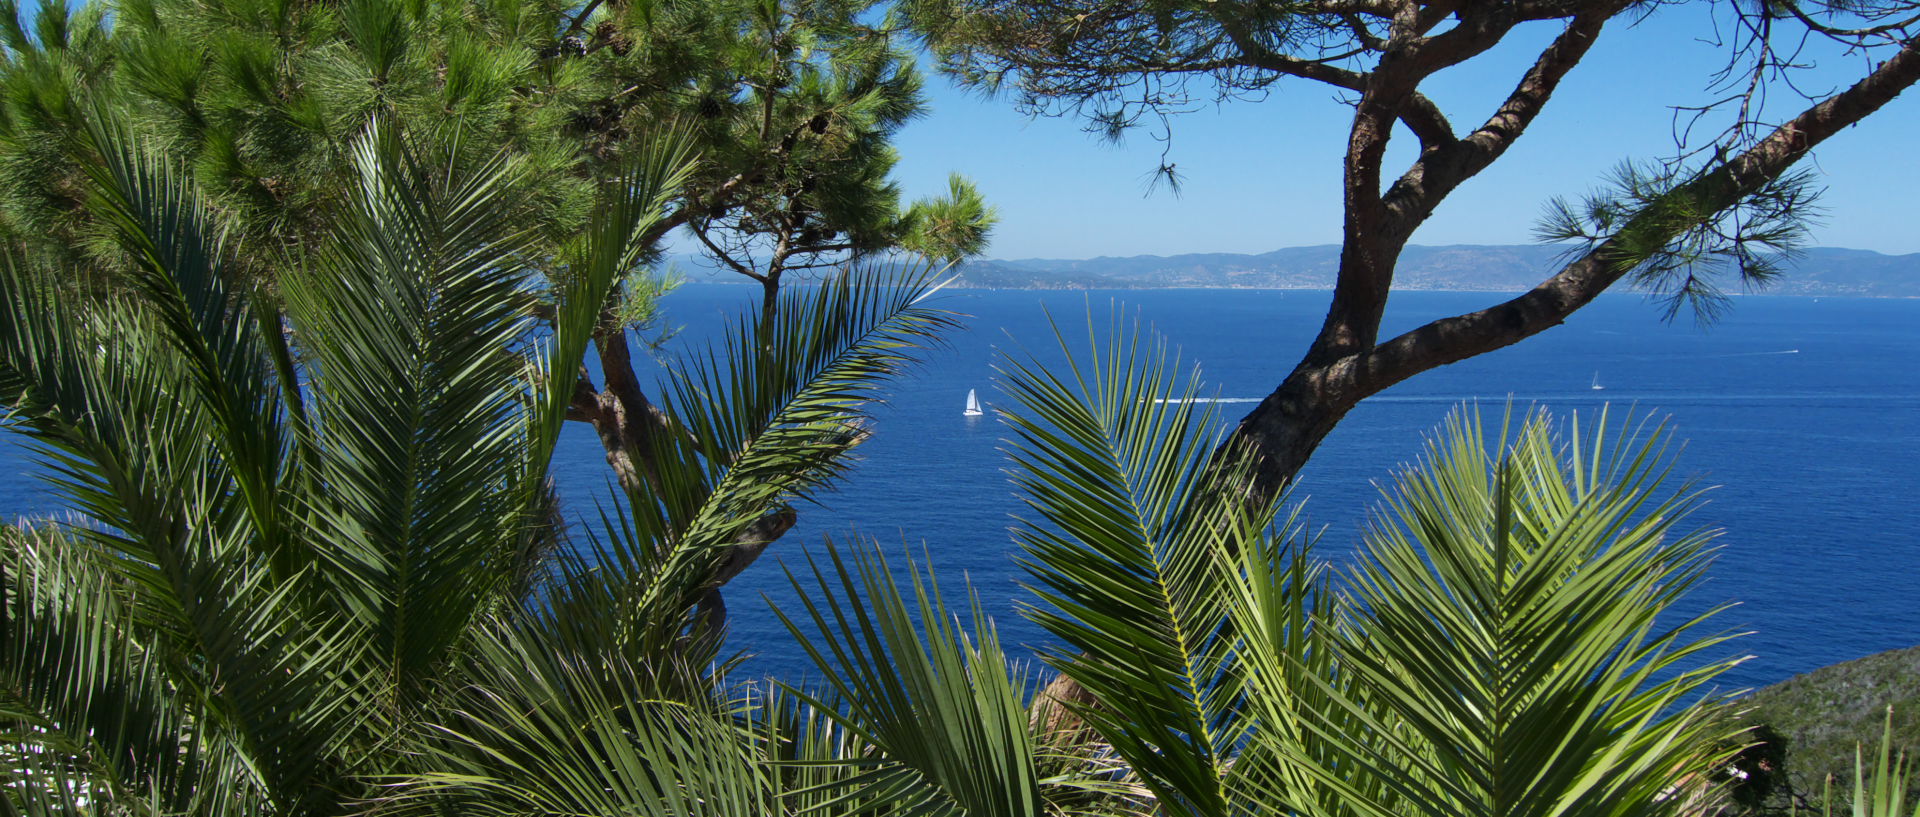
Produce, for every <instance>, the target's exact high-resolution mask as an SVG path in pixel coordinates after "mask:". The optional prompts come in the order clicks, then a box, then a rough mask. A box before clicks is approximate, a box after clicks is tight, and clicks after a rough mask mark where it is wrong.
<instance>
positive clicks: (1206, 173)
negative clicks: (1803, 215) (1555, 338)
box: [895, 3, 1920, 259]
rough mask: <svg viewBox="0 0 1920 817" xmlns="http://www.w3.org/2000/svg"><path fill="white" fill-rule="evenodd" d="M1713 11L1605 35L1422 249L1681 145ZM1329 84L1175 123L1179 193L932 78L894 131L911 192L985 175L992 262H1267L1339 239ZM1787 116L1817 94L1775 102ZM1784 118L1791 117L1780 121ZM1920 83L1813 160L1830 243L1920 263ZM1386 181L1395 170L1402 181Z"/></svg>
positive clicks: (1848, 70) (1421, 237)
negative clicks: (920, 112) (1149, 191)
mask: <svg viewBox="0 0 1920 817" xmlns="http://www.w3.org/2000/svg"><path fill="white" fill-rule="evenodd" d="M1558 31H1559V28H1558V26H1557V25H1555V24H1550V23H1542V24H1532V26H1531V28H1523V29H1521V30H1520V31H1517V32H1515V34H1514V35H1513V36H1511V37H1509V38H1508V40H1507V41H1506V42H1503V43H1502V44H1501V45H1500V46H1499V47H1498V48H1496V49H1495V51H1493V52H1491V53H1489V54H1487V55H1483V56H1482V57H1481V58H1479V59H1477V60H1474V61H1472V62H1470V63H1469V64H1466V65H1461V66H1455V67H1454V68H1451V69H1448V70H1447V71H1444V72H1442V73H1440V74H1439V75H1437V76H1435V77H1434V78H1433V79H1431V80H1429V83H1428V85H1426V86H1425V90H1427V92H1428V94H1429V96H1432V97H1434V98H1435V100H1436V101H1437V102H1439V103H1440V105H1441V107H1442V109H1443V110H1446V111H1447V112H1448V113H1449V115H1450V116H1451V118H1452V120H1453V123H1454V127H1455V129H1456V130H1457V131H1465V130H1467V129H1468V128H1469V127H1470V126H1471V125H1477V124H1478V122H1479V121H1480V120H1482V119H1484V118H1485V116H1486V114H1487V112H1490V111H1491V110H1493V108H1494V106H1495V105H1497V104H1498V102H1499V100H1500V99H1502V98H1503V97H1504V96H1505V95H1506V94H1507V93H1508V92H1509V91H1511V90H1512V88H1513V86H1514V84H1515V82H1517V80H1518V78H1519V77H1520V75H1521V73H1522V71H1523V70H1524V68H1525V66H1526V65H1527V64H1529V63H1530V62H1531V60H1532V59H1533V57H1534V55H1536V54H1537V53H1538V52H1539V50H1540V48H1541V47H1542V46H1544V45H1545V44H1546V43H1548V42H1550V41H1551V40H1552V38H1553V37H1554V35H1555V34H1557V33H1558ZM1713 32H1714V20H1713V19H1712V17H1711V16H1710V10H1709V9H1708V7H1707V6H1706V5H1704V4H1699V3H1689V4H1686V5H1684V6H1680V7H1668V8H1663V9H1661V10H1660V11H1659V12H1657V13H1656V14H1655V15H1654V16H1653V17H1651V18H1650V19H1648V20H1646V21H1643V22H1641V23H1640V24H1638V25H1633V26H1629V25H1627V24H1626V23H1625V22H1624V21H1615V22H1614V23H1611V24H1609V26H1608V27H1607V29H1606V30H1605V32H1604V33H1603V34H1602V36H1601V38H1600V41H1599V42H1598V43H1597V44H1596V45H1595V46H1594V48H1593V50H1592V52H1591V53H1589V55H1588V56H1587V59H1586V60H1584V61H1583V62H1582V64H1581V65H1580V66H1579V67H1577V68H1576V69H1574V71H1573V73H1572V74H1571V75H1569V76H1568V77H1567V79H1566V80H1565V81H1564V82H1563V83H1562V85H1561V87H1560V89H1559V90H1558V92H1556V94H1555V95H1554V98H1553V100H1552V102H1550V103H1549V105H1548V106H1547V109H1546V110H1545V111H1544V112H1543V113H1542V114H1541V116H1540V118H1539V119H1538V120H1536V121H1535V122H1534V124H1533V125H1532V126H1531V127H1530V128H1529V129H1528V130H1527V132H1526V134H1525V135H1524V136H1523V137H1522V138H1521V139H1520V140H1519V141H1518V142H1517V143H1515V145H1514V146H1513V148H1512V149H1511V150H1510V151H1509V152H1508V153H1507V155H1506V156H1504V157H1503V158H1502V159H1501V160H1500V161H1498V162H1497V163H1495V165H1494V166H1493V167H1492V168H1489V169H1488V170H1487V171H1486V172H1484V173H1482V174H1481V175H1480V176H1478V177H1476V178H1475V179H1474V180H1472V181H1470V182H1468V183H1467V184H1466V185H1464V186H1463V187H1461V188H1460V189H1459V190H1457V191H1456V192H1455V193H1454V194H1453V196H1451V197H1450V198H1449V199H1448V200H1447V202H1446V203H1445V204H1444V205H1442V207H1441V208H1440V210H1439V211H1437V212H1436V213H1435V214H1434V216H1433V218H1432V219H1431V220H1430V221H1428V222H1427V224H1426V225H1424V226H1423V227H1422V228H1421V229H1420V231H1419V232H1418V233H1416V234H1415V235H1414V237H1413V242H1414V243H1416V244H1519V243H1528V242H1531V241H1533V238H1532V229H1533V226H1534V225H1535V223H1536V222H1537V221H1538V218H1539V215H1540V213H1541V211H1542V208H1543V206H1544V205H1545V204H1546V203H1547V202H1548V201H1549V200H1550V199H1552V198H1554V197H1556V196H1561V197H1568V198H1576V199H1577V198H1578V197H1579V196H1581V195H1583V194H1585V193H1587V192H1589V191H1590V190H1592V189H1594V188H1595V187H1596V186H1597V185H1598V183H1599V182H1600V180H1601V179H1602V178H1603V177H1604V176H1605V174H1606V173H1607V172H1608V171H1609V170H1611V169H1613V168H1614V167H1616V166H1618V165H1619V164H1620V163H1621V162H1622V161H1624V160H1630V159H1652V158H1658V157H1661V156H1665V155H1670V154H1671V153H1673V151H1674V130H1675V127H1674V125H1675V117H1674V110H1673V106H1675V105H1688V104H1700V103H1702V102H1704V101H1706V100H1709V99H1713V98H1715V96H1716V94H1714V93H1713V92H1712V90H1711V89H1710V88H1709V87H1708V86H1709V85H1710V82H1711V75H1712V73H1713V72H1714V71H1715V70H1716V69H1717V68H1719V67H1721V66H1722V65H1724V64H1725V61H1726V49H1725V48H1724V47H1722V46H1716V45H1714V44H1712V43H1711V42H1709V40H1710V39H1711V38H1712V37H1713ZM1813 60H1814V61H1815V62H1816V63H1817V65H1816V66H1815V67H1814V68H1812V69H1810V70H1808V71H1806V72H1803V73H1804V76H1803V83H1802V86H1803V89H1804V90H1806V91H1808V92H1809V93H1821V94H1824V93H1826V92H1830V91H1831V90H1833V89H1837V88H1839V87H1844V85H1845V84H1847V83H1850V82H1852V81H1853V79H1857V78H1858V77H1859V76H1860V75H1862V74H1864V73H1865V71H1866V70H1868V68H1867V66H1866V64H1865V62H1864V61H1863V60H1862V58H1860V57H1859V56H1847V55H1844V54H1840V53H1821V54H1818V55H1815V57H1814V58H1813ZM1332 90H1333V89H1331V88H1329V87H1327V86H1324V85H1320V84H1318V83H1311V82H1305V81H1296V82H1291V83H1283V84H1282V85H1280V86H1279V88H1278V90H1277V91H1276V92H1275V93H1273V94H1271V95H1270V96H1269V97H1268V98H1267V99H1265V100H1263V101H1258V102H1253V101H1232V102H1227V103H1224V104H1221V105H1218V106H1214V105H1208V106H1207V107H1206V108H1204V109H1203V110H1199V111H1196V112H1193V113H1188V114H1185V115H1183V116H1181V117H1178V118H1176V119H1175V120H1174V123H1173V128H1174V129H1173V143H1172V153H1171V155H1170V156H1169V159H1170V160H1171V161H1173V162H1175V163H1176V164H1177V166H1178V168H1179V171H1180V172H1181V173H1182V174H1183V175H1184V176H1185V184H1184V186H1183V190H1182V192H1181V195H1180V196H1178V197H1175V196H1173V195H1170V194H1168V193H1167V192H1166V191H1165V190H1164V188H1163V189H1162V190H1161V191H1160V192H1157V193H1154V194H1153V195H1151V196H1148V195H1144V194H1145V192H1146V187H1147V185H1146V180H1147V178H1148V176H1149V172H1150V171H1151V170H1152V169H1153V168H1154V167H1155V166H1156V165H1157V164H1158V162H1159V156H1160V151H1161V149H1162V145H1161V144H1160V143H1159V142H1158V141H1155V140H1154V139H1153V138H1151V136H1150V134H1149V133H1147V132H1145V131H1141V132H1138V133H1136V134H1134V135H1132V136H1129V137H1128V138H1127V139H1126V140H1125V142H1124V143H1123V144H1121V145H1118V146H1115V145H1113V144H1111V143H1109V142H1107V141H1105V140H1103V139H1101V138H1099V137H1097V136H1094V135H1091V134H1088V133H1085V132H1084V131H1083V130H1082V129H1081V128H1082V124H1083V123H1082V122H1080V121H1076V120H1073V119H1054V118H1029V117H1027V116H1024V115H1022V114H1020V113H1019V112H1017V111H1016V110H1015V109H1014V106H1013V103H1012V101H1011V100H1010V99H1007V98H997V99H985V98H981V97H980V96H979V95H977V94H974V93H971V92H967V91H963V90H960V89H957V88H955V87H954V86H953V85H952V84H951V83H950V82H949V81H948V80H947V79H946V78H944V77H939V76H929V77H928V79H927V91H928V102H929V107H930V111H929V113H928V114H927V115H926V116H925V117H923V118H921V119H919V120H917V121H915V122H913V123H912V124H910V125H908V126H907V127H906V128H905V129H904V130H903V131H902V132H901V133H900V135H899V136H898V138H897V139H896V142H895V144H896V146H897V147H898V149H899V151H900V153H901V162H900V164H899V166H898V167H897V168H896V171H895V178H896V179H897V180H898V181H899V182H900V183H901V185H902V186H903V188H904V189H905V191H906V193H907V195H908V197H909V198H913V197H919V196H925V195H933V194H938V193H940V192H942V191H944V190H945V188H946V180H947V176H948V174H949V173H952V172H958V173H961V174H963V175H965V176H968V177H969V178H971V179H972V180H973V181H974V182H975V183H976V184H978V185H979V186H980V188H981V190H982V192H983V193H984V194H985V195H986V197H987V198H988V200H989V201H990V202H991V203H993V204H994V205H995V206H996V207H997V209H998V211H999V215H1000V223H999V225H998V226H997V227H996V228H995V231H994V238H993V244H992V246H991V247H990V249H989V250H988V251H987V257H989V258H1002V259H1018V258H1090V257H1095V256H1103V255H1105V256H1132V255H1171V254H1177V253H1189V252H1232V253H1261V252H1268V251H1271V250H1275V249H1280V248H1282V247H1296V246H1306V245H1314V244H1332V243H1337V242H1338V241H1339V238H1340V187H1339V183H1340V176H1339V170H1340V156H1341V155H1342V153H1343V152H1344V149H1345V141H1346V128H1347V124H1348V122H1349V117H1350V114H1351V108H1348V107H1347V106H1345V105H1343V104H1342V103H1341V102H1340V101H1339V100H1338V99H1336V98H1335V96H1334V94H1333V93H1332ZM1773 99H1774V103H1775V104H1774V107H1773V110H1774V111H1776V112H1785V111H1787V109H1788V107H1789V105H1788V103H1797V104H1794V105H1793V106H1792V107H1793V110H1795V111H1797V110H1798V109H1799V107H1803V106H1804V105H1805V103H1804V102H1803V101H1802V100H1800V99H1799V98H1797V97H1793V96H1792V95H1791V94H1785V93H1782V94H1776V95H1775V96H1774V98H1773ZM1779 118H1785V117H1784V115H1783V116H1781V117H1779ZM1915 134H1920V91H1910V92H1908V94H1907V95H1906V96H1904V97H1901V98H1899V99H1896V100H1894V101H1893V102H1892V103H1891V104H1889V105H1888V106H1887V107H1885V108H1883V109H1882V110H1880V111H1879V112H1877V113H1875V114H1874V115H1873V116H1871V117H1869V118H1868V119H1866V120H1865V121H1864V122H1862V123H1861V124H1859V125H1857V126H1855V127H1854V128H1851V129H1849V130H1847V131H1844V132H1842V133H1840V134H1838V135H1836V136H1834V137H1833V138H1831V139H1829V140H1828V141H1827V142H1826V143H1825V144H1824V145H1823V146H1822V147H1821V148H1819V149H1818V150H1817V151H1816V153H1815V155H1814V156H1813V157H1812V158H1811V159H1809V160H1803V162H1802V163H1801V165H1800V166H1801V167H1804V168H1809V169H1811V170H1813V171H1814V173H1815V175H1816V178H1817V180H1818V182H1819V183H1820V184H1822V185H1824V186H1825V188H1826V193H1825V194H1824V195H1823V196H1822V198H1821V205H1822V208H1823V209H1822V214H1821V217H1820V218H1819V220H1818V221H1816V223H1815V225H1814V229H1813V234H1812V242H1811V243H1812V244H1813V245H1815V246H1829V247H1851V248H1857V249H1868V250H1876V251H1879V252H1884V253H1891V254H1906V253H1915V252H1920V223H1917V222H1920V218H1916V217H1917V216H1920V152H1917V151H1916V150H1915V147H1916V144H1915ZM1413 145H1414V140H1413V137H1412V135H1411V134H1409V133H1408V132H1407V131H1405V130H1404V129H1402V130H1400V131H1398V133H1397V134H1396V136H1395V141H1394V142H1393V143H1392V145H1391V147H1392V148H1397V149H1396V150H1391V151H1390V153H1389V159H1388V168H1389V169H1390V170H1391V169H1394V168H1404V167H1405V165H1406V163H1407V162H1408V161H1410V160H1411V158H1412V156H1413V149H1412V148H1413ZM1391 175H1397V170H1394V171H1393V173H1392V174H1391Z"/></svg>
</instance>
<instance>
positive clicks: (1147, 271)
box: [952, 244, 1920, 298]
mask: <svg viewBox="0 0 1920 817" xmlns="http://www.w3.org/2000/svg"><path fill="white" fill-rule="evenodd" d="M1565 253H1566V248H1564V247H1555V246H1541V245H1529V244H1518V245H1506V246H1501V245H1455V246H1447V247H1424V246H1410V247H1408V248H1407V250H1406V253H1405V254H1403V255H1402V256H1401V257H1400V266H1399V269H1398V271H1397V273H1396V276H1395V277H1396V281H1395V284H1394V287H1395V289H1399V290H1455V291H1466V290H1473V291H1489V292H1518V291H1522V290H1526V289H1530V288H1532V287H1533V285H1535V284H1537V283H1539V282H1540V280H1541V279H1542V278H1544V277H1546V276H1547V275H1548V274H1550V273H1551V272H1552V271H1553V270H1554V269H1556V268H1557V267H1558V266H1559V264H1557V263H1556V262H1559V261H1563V260H1564V256H1565ZM1339 259H1340V248H1339V246H1337V245H1332V244H1326V245H1321V246H1315V247H1291V248H1288V249H1283V250H1275V251H1273V252H1269V253H1261V254H1259V255H1241V254H1235V253H1191V254H1186V255H1173V256H1158V255H1137V256H1133V257H1131V258H1107V257H1103V258H1090V259H1085V260H1053V259H1023V260H1017V261H972V262H968V263H967V264H965V265H964V266H962V267H961V268H960V270H959V272H960V277H959V279H958V280H956V281H955V282H954V283H953V284H952V285H953V286H957V287H965V288H973V289H1176V288H1227V289H1331V288H1332V287H1333V277H1334V270H1335V269H1336V267H1337V266H1338V264H1339ZM1785 268H1786V270H1787V274H1786V275H1784V276H1782V277H1781V278H1780V279H1778V280H1776V281H1774V282H1773V283H1772V284H1771V285H1769V286H1767V287H1765V288H1764V289H1761V290H1758V291H1757V292H1756V294H1766V295H1849V296H1855V297H1873V298H1916V297H1920V253H1915V254H1911V255H1883V254H1881V253H1877V252H1873V251H1871V250H1850V249H1841V248H1837V247H1819V248H1814V249H1809V250H1806V251H1805V252H1804V253H1802V254H1801V255H1800V256H1799V257H1797V258H1794V259H1792V260H1790V261H1789V262H1788V263H1787V264H1786V265H1785ZM1727 289H1728V292H1729V293H1739V292H1744V291H1745V290H1744V289H1742V288H1741V287H1740V285H1739V284H1738V283H1737V282H1735V283H1732V284H1731V285H1730V286H1728V288H1727Z"/></svg>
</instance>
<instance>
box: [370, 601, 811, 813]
mask: <svg viewBox="0 0 1920 817" xmlns="http://www.w3.org/2000/svg"><path fill="white" fill-rule="evenodd" d="M476 657H477V658H478V659H479V660H478V661H477V662H476V666H477V667H479V668H480V675H479V676H478V677H477V678H475V680H474V684H473V685H472V686H471V687H470V688H469V689H467V690H465V691H464V692H463V693H462V694H461V697H460V700H461V705H460V706H459V707H458V708H457V709H456V710H455V711H454V712H453V713H452V714H451V715H450V716H449V717H447V718H445V719H443V720H441V721H440V723H441V725H440V726H438V727H436V728H435V730H434V731H435V732H436V733H438V734H437V738H436V739H435V740H433V741H432V742H430V743H429V744H428V747H427V751H428V752H429V757H430V762H429V763H428V764H427V768H431V769H435V770H436V771H434V772H432V773H429V774H425V775H421V776H418V777H416V778H413V779H411V780H409V781H405V782H404V783H402V784H400V785H398V786H397V787H396V788H395V790H394V792H393V793H392V794H391V795H390V796H389V797H387V798H386V799H387V800H389V801H391V803H392V804H393V805H396V806H402V807H418V808H421V809H422V810H425V811H430V812H431V811H433V810H435V809H438V808H442V807H446V808H452V809H454V810H455V812H456V813H460V814H500V815H522V814H632V815H644V816H645V817H725V816H726V815H741V814H775V813H778V812H776V811H774V810H773V791H772V788H771V782H772V781H771V779H770V778H769V776H768V775H767V774H766V771H765V768H764V765H763V764H761V763H759V762H758V761H757V760H756V757H755V750H754V747H753V741H752V735H751V733H750V732H749V731H748V730H747V729H745V728H743V727H742V726H741V725H740V724H739V723H737V722H736V719H735V718H734V717H733V715H732V714H731V713H729V712H728V711H727V710H726V708H724V707H721V706H718V705H715V704H713V703H711V702H706V701H697V702H688V701H679V700H668V699H664V698H662V697H661V695H660V694H659V690H658V689H657V687H656V686H655V684H654V681H653V678H652V673H651V672H650V671H648V670H647V669H646V668H644V667H640V666H637V665H635V664H633V663H631V662H627V661H624V660H622V659H621V658H620V657H619V656H605V655H601V656H594V655H581V654H579V653H577V652H575V651H573V650H571V649H569V648H568V645H567V644H565V643H556V642H554V641H552V640H551V639H550V638H549V637H548V636H547V635H546V634H545V633H544V631H541V630H538V629H528V628H509V627H498V628H495V629H493V630H491V631H490V634H489V635H487V636H486V637H483V638H481V639H479V641H478V644H477V649H476Z"/></svg>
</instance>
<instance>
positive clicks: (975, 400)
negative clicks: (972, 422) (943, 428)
mask: <svg viewBox="0 0 1920 817" xmlns="http://www.w3.org/2000/svg"><path fill="white" fill-rule="evenodd" d="M985 413H986V412H984V411H981V410H980V395H978V394H975V393H974V391H973V389H967V410H966V411H962V412H960V415H961V416H963V417H978V416H980V415H982V414H985Z"/></svg>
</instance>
